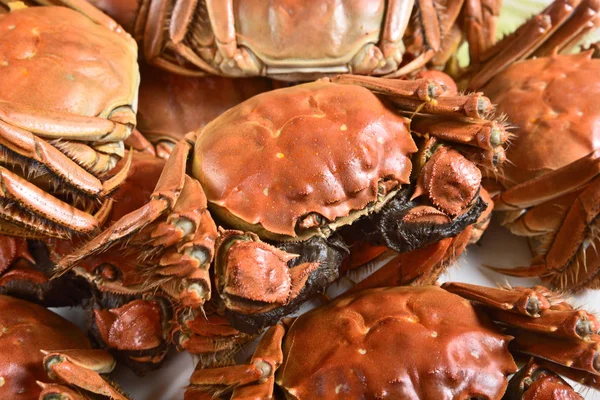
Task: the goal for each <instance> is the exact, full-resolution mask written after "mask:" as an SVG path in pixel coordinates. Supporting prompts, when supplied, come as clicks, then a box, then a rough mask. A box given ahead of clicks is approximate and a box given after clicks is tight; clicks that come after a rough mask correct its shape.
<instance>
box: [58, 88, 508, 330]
mask: <svg viewBox="0 0 600 400" xmlns="http://www.w3.org/2000/svg"><path fill="white" fill-rule="evenodd" d="M367 87H368V88H369V89H368V88H367ZM370 89H371V90H370ZM442 91H443V89H442V87H441V86H440V85H439V84H437V83H435V82H434V81H430V80H417V81H400V80H392V79H382V78H368V77H363V78H361V77H356V76H341V77H339V78H336V79H335V81H334V82H332V81H329V80H322V81H317V82H313V83H309V84H305V85H300V86H294V87H290V88H284V89H279V90H274V91H271V92H267V93H263V94H260V95H257V96H255V97H253V98H251V99H249V100H247V101H245V102H244V103H241V104H240V105H238V106H236V107H233V108H232V109H230V110H229V111H227V112H225V113H224V114H222V115H221V116H220V117H218V118H217V119H215V120H214V121H212V122H211V123H209V124H208V125H207V126H206V127H205V128H204V129H202V130H201V131H198V132H195V133H193V134H190V135H188V136H187V137H186V140H183V141H181V142H179V143H178V144H177V145H176V147H175V148H174V150H173V153H172V155H171V156H170V158H169V160H168V161H167V164H166V166H165V169H164V171H163V173H162V175H161V178H160V179H159V182H158V184H157V186H156V189H155V191H154V193H153V194H152V196H151V200H150V202H149V203H147V204H146V205H144V206H143V207H141V208H140V209H138V210H136V211H134V212H132V213H130V214H128V215H126V216H124V217H123V218H121V219H120V220H119V221H117V222H116V223H115V224H113V225H112V226H111V227H109V228H108V229H106V230H105V231H104V232H103V233H101V234H100V235H98V236H97V237H95V238H94V239H93V240H91V241H90V242H88V243H87V244H85V245H84V246H82V247H81V248H79V249H77V250H76V252H75V253H74V254H72V255H69V256H67V257H65V258H63V259H62V260H60V262H59V266H60V267H62V270H66V269H67V268H70V267H73V266H76V265H77V264H78V263H79V262H80V261H81V260H85V258H86V257H89V256H91V255H93V254H95V253H98V252H101V251H103V250H105V249H106V248H107V247H110V246H112V245H114V244H118V243H124V242H125V241H126V242H127V243H129V245H128V246H129V247H130V248H135V247H136V246H137V248H141V249H142V251H143V253H144V256H143V258H142V262H141V263H140V266H143V267H142V268H143V269H144V271H145V272H146V273H147V274H148V273H152V274H153V276H154V277H155V282H156V283H157V284H159V285H160V287H161V288H162V290H164V291H165V292H167V293H170V294H172V296H173V297H174V298H175V299H178V300H179V301H180V302H182V303H183V304H184V305H189V306H194V307H197V306H199V305H201V304H202V303H203V302H204V301H206V300H207V299H209V298H210V294H211V276H210V274H209V266H210V263H211V260H212V259H213V254H215V267H214V268H215V272H214V282H215V285H216V288H217V291H218V293H219V298H220V299H221V300H222V301H223V302H224V303H225V306H226V307H227V313H228V317H229V318H230V320H231V321H232V323H233V325H234V327H236V328H238V329H241V330H244V331H247V332H256V331H258V330H259V329H260V328H262V327H264V326H267V325H272V324H273V323H275V322H276V321H277V320H278V319H279V318H280V317H281V316H282V315H284V314H286V313H288V312H290V311H291V310H293V309H295V308H297V307H298V305H299V304H300V303H301V302H302V301H304V299H306V298H307V297H308V296H310V295H312V294H314V293H315V292H316V291H320V290H323V288H324V287H325V286H326V285H328V284H329V283H330V282H332V281H333V280H334V279H336V278H337V276H338V267H339V265H340V263H341V261H342V259H343V258H344V256H345V255H346V254H347V249H346V247H345V245H344V243H343V242H342V241H341V240H340V236H339V235H338V234H337V232H338V231H340V230H343V229H352V227H353V225H352V224H353V223H354V222H356V221H357V220H359V219H360V220H365V221H370V223H365V224H362V225H361V230H362V232H363V236H364V238H365V240H367V241H370V242H376V243H380V244H383V245H385V246H388V247H390V248H392V249H394V250H396V251H398V252H407V251H411V250H414V249H417V248H420V247H423V246H425V245H428V244H431V243H434V242H437V241H439V240H441V239H444V238H447V237H451V236H455V235H456V234H458V233H460V232H461V231H462V230H464V229H465V228H466V227H467V226H469V225H471V224H472V223H474V222H475V221H476V220H477V218H478V216H479V214H480V213H481V212H482V210H483V209H484V208H485V203H484V202H483V201H482V200H481V199H480V197H479V189H480V178H481V173H480V171H479V169H478V168H477V166H476V163H482V164H484V163H487V164H489V165H488V166H489V167H490V168H491V167H492V164H493V163H494V162H495V161H497V160H498V159H501V157H496V156H495V155H497V154H501V152H502V144H503V143H504V141H505V140H506V137H507V135H506V133H505V132H504V130H503V127H502V125H501V124H498V123H497V122H495V121H493V120H491V119H488V117H487V116H488V114H489V113H490V111H491V105H490V103H489V101H488V100H487V99H486V98H484V97H482V96H481V95H480V94H473V95H470V96H448V97H443V96H440V97H438V95H439V93H441V92H442ZM374 92H377V93H380V94H381V95H380V96H377V95H376V94H375V93H374ZM404 115H406V116H407V117H410V118H407V117H405V116H404ZM409 128H410V129H411V130H412V131H414V132H416V133H417V134H415V136H414V137H413V135H411V133H410V131H409ZM419 133H420V134H422V135H423V136H425V135H428V136H429V137H428V138H423V140H422V145H421V147H420V152H419V153H417V154H413V153H415V152H417V151H418V150H419V148H418V147H417V145H416V143H415V138H417V140H418V141H419V143H421V140H419V138H418V137H417V136H418V134H419ZM443 141H447V142H455V143H456V145H455V146H456V147H457V148H460V149H461V151H464V153H465V155H466V156H467V157H470V158H471V159H472V160H473V161H470V160H468V159H467V158H466V157H465V156H463V155H461V154H460V153H459V152H458V151H456V150H454V149H453V148H452V146H450V145H447V144H444V142H443ZM190 156H191V158H192V159H191V162H188V159H189V158H190ZM188 164H190V167H191V168H189V169H188V167H187V165H188ZM188 174H189V175H188ZM411 174H412V178H411ZM205 193H206V194H205ZM207 205H210V209H211V212H212V215H213V216H214V217H215V219H216V220H217V221H218V222H219V224H220V225H221V226H223V227H225V228H229V229H222V230H221V231H220V234H219V235H217V230H216V225H215V223H214V222H213V220H212V217H211V215H210V214H209V212H208V210H207ZM217 236H218V237H217ZM215 240H216V244H215ZM144 249H145V250H144ZM151 276H152V275H151ZM149 281H151V278H149Z"/></svg>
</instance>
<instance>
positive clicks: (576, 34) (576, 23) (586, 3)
mask: <svg viewBox="0 0 600 400" xmlns="http://www.w3.org/2000/svg"><path fill="white" fill-rule="evenodd" d="M597 26H600V1H598V0H583V1H582V3H581V4H580V5H579V7H577V9H576V10H575V12H574V13H573V15H572V16H571V18H570V19H569V20H567V21H566V22H565V23H564V24H563V25H562V26H561V27H560V29H559V30H558V31H556V33H555V34H553V35H552V36H551V37H550V38H549V39H548V40H545V41H544V42H543V43H542V45H541V46H540V47H539V48H538V49H537V50H536V51H535V53H534V54H533V55H534V56H536V57H545V56H549V55H551V54H553V53H555V52H556V51H557V50H558V51H559V52H563V51H565V50H569V49H571V48H573V47H574V46H575V45H576V44H577V43H578V42H579V41H580V40H581V39H582V38H583V37H584V36H585V35H586V34H587V33H588V32H590V31H591V30H593V29H594V28H595V27H597Z"/></svg>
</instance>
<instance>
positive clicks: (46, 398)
mask: <svg viewBox="0 0 600 400" xmlns="http://www.w3.org/2000/svg"><path fill="white" fill-rule="evenodd" d="M0 331H1V334H0V346H1V348H2V357H0V398H2V399H11V400H32V399H37V398H38V397H39V399H40V400H51V399H69V400H79V399H88V398H97V397H91V396H101V397H102V398H111V399H115V400H126V397H125V396H124V395H123V394H121V392H120V391H119V390H118V389H116V388H115V387H113V386H112V385H111V384H109V383H108V382H107V381H106V380H105V378H104V377H103V376H101V375H100V374H105V373H109V372H110V371H112V369H113V368H114V367H115V361H114V360H113V358H112V357H111V356H110V355H109V354H108V353H106V352H104V351H103V350H94V349H92V346H91V344H90V342H89V340H88V339H87V337H86V336H85V334H84V333H83V332H82V331H80V330H79V328H77V327H76V326H75V325H73V324H72V323H70V322H69V321H67V320H65V319H64V318H62V317H61V316H59V315H57V314H55V313H53V312H51V311H48V310H47V309H45V308H43V307H41V306H39V305H36V304H33V303H28V302H26V301H24V300H19V299H16V298H14V297H9V296H3V295H0ZM49 379H53V380H56V381H58V382H54V383H43V382H48V381H49Z"/></svg>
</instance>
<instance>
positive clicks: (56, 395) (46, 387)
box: [37, 381, 91, 400]
mask: <svg viewBox="0 0 600 400" xmlns="http://www.w3.org/2000/svg"><path fill="white" fill-rule="evenodd" d="M37 384H38V385H39V387H40V388H42V391H41V393H40V397H39V398H40V399H41V400H52V399H60V400H91V398H90V397H88V396H85V395H82V394H81V393H78V392H77V391H75V390H73V389H70V388H68V387H67V386H63V385H58V384H56V383H43V382H40V381H37Z"/></svg>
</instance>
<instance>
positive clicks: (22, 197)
mask: <svg viewBox="0 0 600 400" xmlns="http://www.w3.org/2000/svg"><path fill="white" fill-rule="evenodd" d="M0 200H2V201H3V202H4V203H5V204H6V202H14V203H15V205H16V206H17V207H14V208H11V207H7V206H4V207H2V209H1V210H0V218H2V219H4V220H7V221H9V222H11V223H14V224H16V225H18V226H22V227H24V228H28V229H31V230H34V231H38V230H41V231H44V233H46V234H48V235H49V236H52V237H66V236H68V234H69V233H68V231H75V232H90V233H91V232H93V231H94V230H95V229H96V228H97V227H98V222H97V221H96V219H95V218H94V217H93V216H92V215H90V214H88V213H85V212H83V211H80V210H78V209H77V208H75V207H73V206H70V205H68V204H66V203H64V202H62V201H60V200H58V199H56V198H54V197H53V196H52V195H50V194H48V193H46V192H45V191H43V190H42V189H40V188H38V187H37V186H35V185H33V184H31V183H29V182H28V181H26V180H25V179H23V178H21V177H19V176H17V175H15V174H13V173H12V172H11V171H9V170H7V169H5V168H3V167H0ZM28 213H32V214H34V215H35V216H38V217H39V218H32V217H31V216H30V215H29V214H28ZM40 220H42V221H43V220H47V221H51V222H53V223H55V224H57V225H58V226H59V227H61V228H63V232H60V231H56V232H54V233H53V230H51V229H50V227H48V228H47V229H46V228H45V227H44V225H43V224H40Z"/></svg>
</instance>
